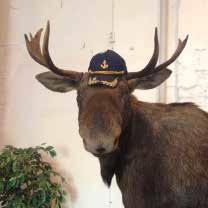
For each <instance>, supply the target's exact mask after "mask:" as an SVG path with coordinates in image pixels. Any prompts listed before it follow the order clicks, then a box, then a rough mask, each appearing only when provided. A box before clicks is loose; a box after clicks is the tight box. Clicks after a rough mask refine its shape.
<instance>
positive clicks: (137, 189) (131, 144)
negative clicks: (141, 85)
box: [99, 97, 208, 208]
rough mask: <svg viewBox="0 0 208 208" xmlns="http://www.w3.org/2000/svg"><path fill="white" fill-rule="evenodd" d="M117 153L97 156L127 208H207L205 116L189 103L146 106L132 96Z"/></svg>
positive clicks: (207, 125) (207, 130) (207, 126)
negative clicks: (115, 183)
mask: <svg viewBox="0 0 208 208" xmlns="http://www.w3.org/2000/svg"><path fill="white" fill-rule="evenodd" d="M129 111H131V116H130V118H126V119H125V120H127V121H128V124H127V127H126V128H125V129H124V130H123V132H122V134H121V138H120V140H119V150H118V151H117V152H114V153H112V154H109V155H106V156H104V157H100V158H99V160H100V165H101V174H102V177H103V180H104V181H105V182H106V183H107V184H108V185H110V182H111V179H112V177H113V175H114V174H115V175H116V179H117V182H118V185H119V188H120V189H121V192H122V196H123V202H124V205H125V208H135V207H140V208H143V207H144V208H152V207H155V208H163V207H164V208H167V207H168V208H171V207H174V208H175V207H177V208H183V207H184V208H196V207H197V208H202V207H203V208H204V207H208V136H207V135H208V114H207V113H205V112H204V111H202V110H200V109H198V108H197V107H196V106H195V105H194V104H192V103H183V104H176V103H173V104H169V105H165V104H150V103H144V102H139V101H137V100H136V99H135V98H134V97H131V107H130V108H129Z"/></svg>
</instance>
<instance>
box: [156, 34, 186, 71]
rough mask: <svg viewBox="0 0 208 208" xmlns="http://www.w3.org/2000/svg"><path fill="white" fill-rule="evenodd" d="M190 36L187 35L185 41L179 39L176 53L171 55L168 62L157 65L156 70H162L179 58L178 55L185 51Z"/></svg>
mask: <svg viewBox="0 0 208 208" xmlns="http://www.w3.org/2000/svg"><path fill="white" fill-rule="evenodd" d="M188 37H189V36H188V35H187V36H186V38H185V39H184V40H183V41H181V40H180V39H179V41H178V47H177V49H176V51H175V52H174V54H173V55H172V56H171V58H170V59H169V60H167V61H166V62H164V63H162V64H160V65H159V66H157V67H156V69H155V71H160V70H161V69H164V68H166V67H167V66H168V65H170V64H171V63H173V62H174V61H175V60H176V59H177V58H178V56H179V55H180V54H181V52H182V51H183V49H184V48H185V46H186V43H187V41H188Z"/></svg>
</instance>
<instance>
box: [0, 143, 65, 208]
mask: <svg viewBox="0 0 208 208" xmlns="http://www.w3.org/2000/svg"><path fill="white" fill-rule="evenodd" d="M40 151H46V152H47V153H48V154H50V156H51V157H55V156H56V151H55V149H54V147H53V146H47V147H43V146H37V147H35V148H33V147H29V148H16V147H13V146H7V147H5V148H4V149H3V150H2V151H1V152H0V176H1V177H0V200H1V204H2V208H43V207H48V205H49V204H51V202H52V200H55V201H56V202H57V204H56V207H57V208H61V205H62V202H63V201H64V189H63V187H62V183H61V182H60V184H58V183H54V182H52V181H51V176H53V175H56V177H59V178H60V179H62V176H61V175H60V174H59V173H57V172H55V171H54V170H53V168H52V166H51V164H50V163H48V162H45V161H44V160H42V157H41V154H40ZM60 181H61V180H60Z"/></svg>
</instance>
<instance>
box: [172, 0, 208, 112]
mask: <svg viewBox="0 0 208 208" xmlns="http://www.w3.org/2000/svg"><path fill="white" fill-rule="evenodd" d="M171 2H172V3H171V4H170V9H171V11H172V13H171V14H170V18H171V21H170V23H169V29H170V31H171V32H172V33H169V37H170V41H169V46H170V47H169V54H170V53H171V52H172V51H173V49H174V47H176V43H177V38H178V37H180V38H182V39H183V38H184V37H185V36H186V34H189V41H188V44H187V47H186V49H185V50H184V52H183V53H182V55H181V57H180V58H179V60H178V61H176V63H175V64H173V65H172V69H173V71H174V74H173V76H172V78H171V79H170V80H169V81H168V102H173V101H177V102H195V103H196V104H198V105H199V106H200V107H202V108H203V109H205V110H208V91H207V89H208V61H207V57H208V49H207V42H208V36H207V34H208V29H207V27H206V26H205V25H206V23H207V10H208V1H206V0H199V1H194V0H191V1H190V0H173V1H171ZM171 22H172V24H171Z"/></svg>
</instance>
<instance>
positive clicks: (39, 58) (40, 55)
mask: <svg viewBox="0 0 208 208" xmlns="http://www.w3.org/2000/svg"><path fill="white" fill-rule="evenodd" d="M42 31H43V29H40V30H38V32H37V33H36V34H35V36H34V37H33V36H32V34H31V33H30V40H29V38H28V36H27V35H26V34H25V41H26V46H27V50H28V52H29V54H30V56H31V57H32V58H33V59H34V60H35V61H36V62H38V63H39V64H41V65H43V66H45V67H46V68H48V69H50V70H51V71H52V72H54V73H55V74H57V75H60V76H64V77H67V78H69V79H71V80H74V81H79V80H80V79H81V77H82V75H83V73H80V72H75V71H68V70H63V69H59V68H57V67H56V66H55V64H54V63H53V61H52V59H51V57H50V53H49V50H48V45H49V35H50V23H49V21H48V22H47V27H46V31H45V35H44V39H43V46H42V51H41V48H40V37H41V33H42Z"/></svg>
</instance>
